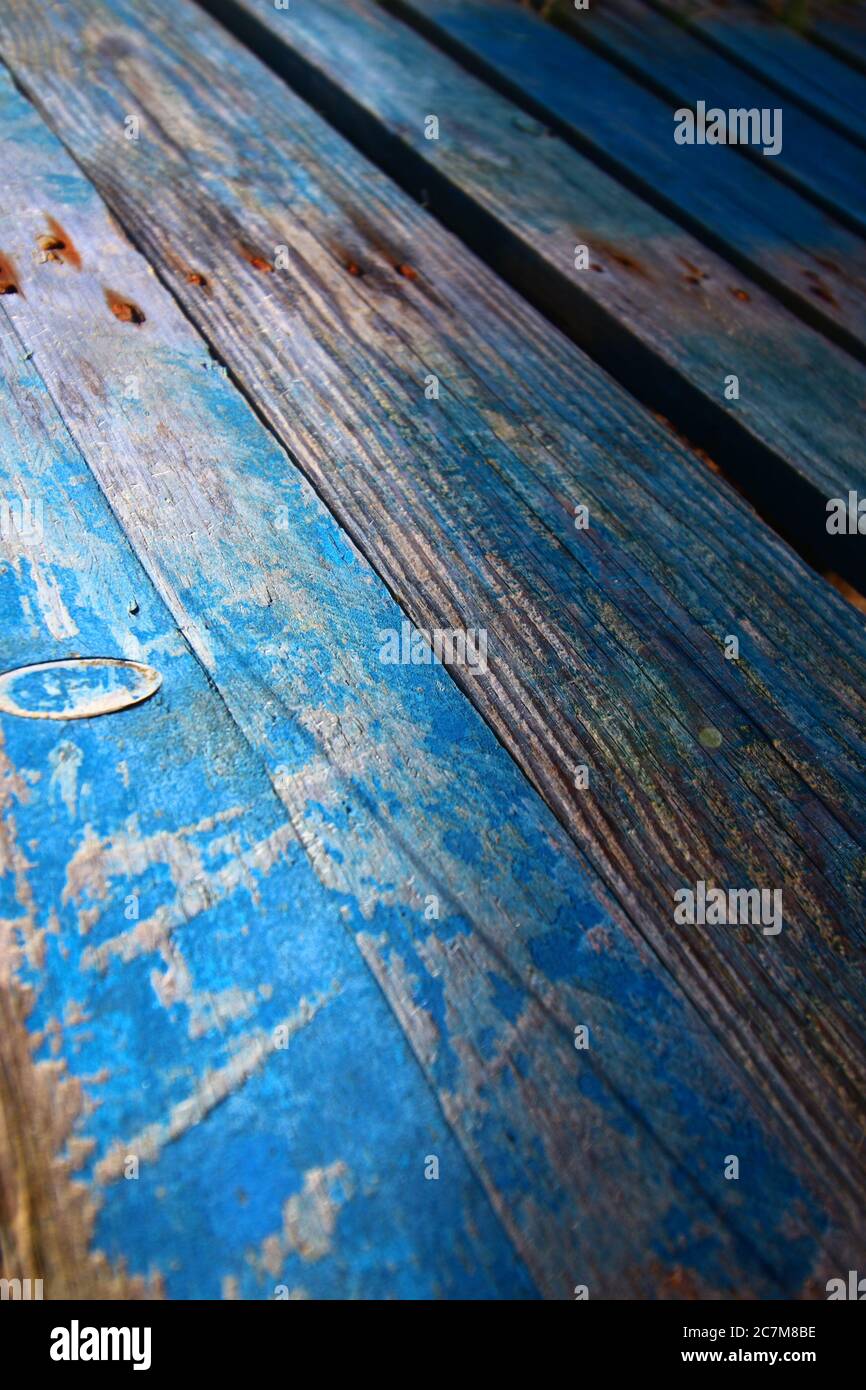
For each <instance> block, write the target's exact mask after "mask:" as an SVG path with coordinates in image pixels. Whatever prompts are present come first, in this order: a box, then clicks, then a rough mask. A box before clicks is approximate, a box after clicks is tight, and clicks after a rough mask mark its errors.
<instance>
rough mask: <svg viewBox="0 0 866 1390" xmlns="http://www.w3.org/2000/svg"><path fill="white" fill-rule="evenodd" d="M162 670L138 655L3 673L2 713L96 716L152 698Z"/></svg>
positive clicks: (35, 716) (0, 686) (79, 660)
mask: <svg viewBox="0 0 866 1390" xmlns="http://www.w3.org/2000/svg"><path fill="white" fill-rule="evenodd" d="M161 685H162V676H161V675H160V673H159V671H155V670H154V668H153V667H152V666H143V665H142V664H141V662H139V661H122V660H120V659H119V658H117V657H112V656H89V657H73V658H70V659H69V660H66V661H43V662H41V663H40V664H39V665H36V666H19V667H18V668H17V669H16V670H14V671H4V672H3V674H2V675H0V713H2V714H14V715H17V716H18V717H19V718H21V719H95V718H97V716H98V715H100V714H117V713H118V711H119V710H123V709H129V708H130V707H131V706H132V705H140V704H141V702H142V701H143V700H149V699H150V697H151V695H155V694H156V692H157V690H159V688H160V686H161Z"/></svg>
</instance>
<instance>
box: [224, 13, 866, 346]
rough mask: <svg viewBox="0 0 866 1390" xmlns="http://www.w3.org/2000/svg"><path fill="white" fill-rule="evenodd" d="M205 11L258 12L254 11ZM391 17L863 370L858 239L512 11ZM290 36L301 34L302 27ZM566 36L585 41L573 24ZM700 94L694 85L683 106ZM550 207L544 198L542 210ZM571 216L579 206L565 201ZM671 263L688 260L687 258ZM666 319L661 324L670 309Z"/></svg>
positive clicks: (863, 252) (863, 263)
mask: <svg viewBox="0 0 866 1390" xmlns="http://www.w3.org/2000/svg"><path fill="white" fill-rule="evenodd" d="M214 4H215V5H217V6H219V7H222V6H223V5H225V6H226V7H227V8H228V9H230V8H232V7H233V6H235V5H239V6H242V7H249V8H253V9H255V10H256V11H257V12H258V10H259V8H261V10H262V12H263V13H264V11H265V3H264V0H214ZM313 8H314V9H316V10H318V8H319V7H318V6H315V7H313ZM392 8H394V9H395V10H396V11H397V13H399V14H400V15H401V16H402V17H404V18H406V19H410V20H412V21H413V22H420V23H421V25H422V27H423V29H424V31H425V32H426V33H428V34H431V35H435V36H436V38H437V40H438V41H442V42H445V43H448V45H449V46H450V47H451V48H452V50H454V51H457V52H459V54H460V56H461V58H464V59H465V60H466V61H467V62H468V63H469V64H470V65H471V66H475V67H477V66H478V65H479V64H480V65H481V67H482V70H483V73H484V75H485V76H486V77H487V78H488V79H492V80H493V81H495V82H496V83H497V85H499V86H502V87H504V89H505V90H506V91H507V94H508V95H509V96H510V97H512V98H513V99H515V100H520V101H521V102H522V103H523V105H524V106H526V107H527V108H528V109H530V110H531V111H532V112H533V113H534V114H535V115H536V116H537V117H538V118H539V119H541V120H543V121H545V122H546V123H547V124H548V125H550V126H551V127H552V128H553V129H554V130H555V131H556V132H557V133H558V134H562V135H564V136H565V137H566V138H567V139H569V140H571V141H572V142H573V143H574V144H575V146H576V147H577V148H578V149H579V150H580V151H581V152H583V153H587V154H589V155H591V156H592V158H593V160H595V161H596V162H597V163H598V164H600V165H601V167H602V168H604V169H605V170H607V172H608V173H610V174H613V175H614V176H615V177H616V178H617V179H618V180H620V181H621V182H622V183H623V184H624V185H625V186H626V187H627V188H629V189H630V190H631V191H632V192H633V193H635V194H637V195H639V197H640V198H641V199H644V200H645V201H646V202H648V203H650V204H651V205H652V206H653V207H655V208H657V209H658V210H659V211H660V212H661V213H663V214H664V215H665V216H666V217H669V218H671V219H673V220H675V221H676V222H678V223H680V224H681V225H682V226H683V227H685V228H686V229H687V231H689V232H690V233H691V234H692V235H693V236H695V237H697V238H699V239H700V241H702V242H703V243H704V244H705V245H707V246H709V247H711V248H712V250H714V251H715V252H717V253H718V254H719V255H721V256H723V257H724V258H725V259H726V260H727V261H729V262H730V263H731V264H732V265H735V266H736V267H737V269H738V270H739V271H740V272H741V273H742V274H745V275H748V276H750V277H751V278H752V279H753V280H755V281H756V282H757V283H759V284H761V285H763V286H764V288H766V289H769V290H770V291H771V292H772V293H773V294H774V295H776V296H777V297H778V298H779V299H780V300H781V301H782V302H783V303H785V304H786V305H787V307H788V308H790V309H792V310H793V311H794V312H795V313H797V314H798V315H799V316H800V317H801V318H803V319H804V320H805V321H806V322H808V323H811V324H813V325H815V326H817V327H819V328H820V329H821V331H822V332H824V333H825V334H827V335H828V336H830V337H832V338H833V339H834V340H835V341H836V342H838V343H840V344H841V345H842V346H844V347H845V348H847V349H848V350H849V351H850V352H853V353H854V354H855V355H856V356H857V357H859V358H860V360H861V361H862V360H864V359H866V312H864V309H866V298H864V291H866V276H864V271H866V248H864V245H863V242H862V239H861V238H860V237H859V236H857V235H855V234H853V233H852V232H850V231H848V230H847V229H846V228H843V227H842V226H840V225H839V223H838V222H837V221H835V219H833V218H831V217H829V216H828V215H827V213H826V212H824V211H823V210H821V209H820V208H818V207H816V206H815V205H814V204H813V203H812V202H811V201H809V200H807V199H805V198H803V197H801V196H800V194H799V193H797V192H795V191H794V189H792V188H790V187H789V186H787V185H780V184H779V182H778V181H777V180H776V179H771V178H768V177H767V173H766V170H765V169H764V168H763V167H761V166H759V165H753V164H752V162H751V161H748V160H744V159H743V158H742V157H741V155H740V153H739V151H738V150H736V149H733V148H728V147H726V146H715V147H707V146H704V145H698V144H692V145H682V144H677V143H676V141H675V140H674V129H675V124H674V111H675V109H676V108H675V107H674V106H672V105H671V103H670V102H669V101H666V100H662V99H660V98H659V97H657V96H656V95H655V94H654V93H652V92H651V91H648V90H647V89H646V88H645V87H644V86H642V85H641V84H640V83H638V82H635V81H633V80H632V79H631V78H630V77H628V76H627V75H626V74H624V73H623V72H622V71H620V69H619V68H618V67H616V66H615V65H614V63H612V62H609V61H607V59H606V58H604V57H602V56H600V55H599V54H598V53H597V52H595V51H594V50H592V49H590V48H586V47H584V46H583V45H582V44H575V43H574V41H572V40H570V39H569V37H568V35H566V34H563V33H562V32H561V31H560V30H558V29H554V28H552V27H551V26H550V25H547V24H545V23H544V22H543V21H542V20H540V19H539V18H538V17H537V16H535V15H534V14H532V13H531V11H529V10H527V9H524V8H521V7H520V6H519V5H517V4H516V3H512V0H394V3H393V6H392ZM269 13H270V14H273V13H274V12H273V11H269ZM278 22H279V16H277V23H278ZM296 25H297V28H298V30H299V31H305V30H306V29H307V28H308V27H309V20H306V21H305V23H304V24H303V25H300V24H298V23H297V21H296ZM271 27H272V28H273V27H274V22H273V21H272V24H271ZM287 28H289V29H290V28H291V26H286V25H285V24H284V23H283V24H282V25H281V30H286V29H287ZM574 31H575V33H577V34H580V33H582V32H583V29H582V26H581V23H580V21H579V19H576V21H575V26H574ZM398 33H399V31H397V30H396V29H395V30H393V33H392V38H391V42H392V43H398V42H399V40H398V38H397V35H398ZM403 61H404V62H405V55H404V58H403ZM420 95H421V94H420V93H418V97H419V98H420ZM699 95H700V94H699V93H697V92H696V89H695V88H694V86H692V87H691V88H690V102H691V101H694V100H695V99H696V98H697V96H699ZM777 104H778V103H777ZM444 109H446V108H443V110H444ZM422 134H423V131H422ZM783 135H784V124H783ZM500 139H501V137H500ZM501 143H503V147H504V143H505V142H504V141H501ZM508 143H509V145H510V143H511V135H510V134H509V137H508ZM545 155H547V157H548V158H549V159H551V161H552V162H555V165H556V167H557V168H558V167H559V165H560V163H561V157H560V156H559V153H558V151H553V150H551V149H550V148H549V147H548V148H545V146H542V147H541V151H540V156H539V157H540V158H542V159H544V156H545ZM785 159H786V151H785V147H784V140H783V143H782V149H781V151H780V152H779V153H778V154H777V155H775V156H771V157H769V158H764V157H762V165H766V164H770V163H773V162H775V161H782V162H784V161H785ZM547 182H548V184H553V183H554V180H553V178H552V177H550V178H548V180H547ZM564 192H565V190H563V194H564ZM563 194H561V195H560V204H556V203H554V204H553V206H554V207H557V209H558V208H559V206H561V201H562V197H563ZM548 205H549V198H548V200H547V201H546V202H545V203H544V204H543V205H542V206H544V207H545V208H546V207H547V206H548ZM571 206H572V209H574V208H575V207H577V206H578V204H577V203H576V201H575V198H574V194H573V193H572V198H571ZM627 208H628V205H626V209H625V210H626V211H627ZM572 216H573V214H572ZM681 254H682V255H683V256H684V257H686V258H691V253H690V251H689V249H688V248H686V247H683V248H682V251H681ZM681 274H682V266H680V275H681ZM728 293H729V294H730V290H728ZM667 308H668V314H669V317H670V314H671V312H672V311H671V306H670V305H668V306H667Z"/></svg>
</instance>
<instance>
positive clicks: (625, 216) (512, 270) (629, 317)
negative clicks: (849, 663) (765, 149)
mask: <svg viewBox="0 0 866 1390" xmlns="http://www.w3.org/2000/svg"><path fill="white" fill-rule="evenodd" d="M219 10H220V13H221V14H223V15H225V16H228V15H229V13H231V15H232V16H233V22H234V21H235V20H237V22H238V23H240V24H242V25H243V33H244V37H245V39H247V40H249V41H252V42H253V43H254V44H256V45H257V47H258V48H259V51H260V52H262V53H263V54H265V55H266V56H267V59H268V61H269V62H270V63H272V64H273V65H275V66H279V67H280V68H281V70H283V71H285V72H286V73H287V74H288V75H289V76H290V78H291V81H292V82H293V83H294V84H295V85H296V86H297V87H298V88H299V89H300V91H301V92H302V94H303V95H305V96H307V97H309V98H310V99H311V100H314V101H316V102H317V103H318V104H319V105H322V106H323V107H324V108H326V110H327V114H328V116H329V118H331V119H332V120H335V121H336V122H338V123H339V124H340V125H341V126H342V128H343V129H344V130H345V131H346V132H347V133H348V134H349V135H350V137H351V139H352V140H353V141H354V142H355V143H356V144H360V145H362V146H363V148H364V149H365V150H366V151H367V152H368V153H369V154H370V155H371V156H372V157H374V158H375V159H376V160H377V161H378V162H380V163H382V164H383V165H384V166H385V167H386V168H387V169H388V170H389V171H391V172H392V173H395V174H397V175H399V177H400V178H401V181H402V182H404V183H405V184H406V185H407V186H409V187H414V188H416V190H425V189H426V196H427V198H428V200H429V201H431V202H432V205H433V206H434V207H435V209H436V211H437V213H440V214H442V215H443V217H444V218H445V220H446V221H451V222H452V223H453V225H454V226H455V227H457V228H458V229H459V230H460V232H461V234H463V235H465V236H466V237H467V238H468V239H469V240H470V242H472V243H473V244H474V245H475V247H476V249H478V250H480V251H481V253H482V254H483V256H484V257H485V259H487V260H488V261H489V262H490V263H491V264H492V265H493V266H494V267H495V268H496V269H498V270H500V271H501V272H502V273H503V274H504V275H505V276H506V277H507V278H509V279H510V280H511V281H512V283H514V284H515V285H517V286H518V287H519V288H520V289H521V290H523V291H525V292H526V293H527V295H528V296H529V297H530V298H531V299H533V300H534V301H535V302H536V303H537V304H539V305H540V306H541V307H542V308H543V309H544V310H545V311H546V312H547V313H549V314H550V316H551V317H553V319H554V320H555V321H556V322H560V323H562V324H564V326H565V327H566V328H567V330H568V331H569V332H570V333H571V334H572V336H573V337H574V338H575V339H576V340H577V341H578V342H579V343H580V344H582V345H583V346H585V347H586V348H587V349H588V350H589V351H590V352H591V353H592V355H593V356H594V357H596V359H597V360H599V361H600V362H601V363H602V364H603V365H604V366H606V367H607V368H608V369H609V370H611V371H612V372H613V373H614V374H615V375H616V376H617V377H618V378H619V379H620V380H621V381H623V382H624V383H625V384H626V385H627V386H628V387H629V388H630V389H631V390H633V391H634V392H635V393H636V394H637V395H638V396H639V397H640V398H641V399H642V400H644V401H646V402H647V403H648V404H649V405H650V406H651V407H653V408H655V409H658V410H661V412H662V413H664V414H665V415H666V416H667V417H668V418H670V419H673V420H674V421H675V422H676V424H677V425H678V426H679V427H680V428H681V429H682V430H683V431H684V432H685V433H686V434H687V435H688V436H689V437H690V438H692V439H695V440H696V441H698V442H700V443H703V444H704V445H705V446H706V447H707V448H708V449H709V450H710V452H711V453H712V455H713V457H715V458H717V459H718V460H719V462H720V463H721V464H722V465H723V466H724V467H725V469H726V470H727V471H728V473H729V474H730V475H731V476H732V477H734V478H735V479H736V480H737V482H738V484H739V485H740V486H741V487H742V488H743V489H744V490H745V491H746V492H747V495H748V496H749V497H751V498H752V499H753V500H754V501H755V503H756V505H758V506H759V507H760V508H761V510H762V512H763V513H764V514H765V515H767V516H768V517H769V518H770V519H771V520H772V521H773V522H774V524H776V525H779V526H780V528H781V529H782V530H783V531H784V532H785V533H786V534H788V535H792V536H794V537H795V538H796V539H797V540H798V541H799V542H800V543H801V544H804V545H806V546H807V547H808V548H809V550H810V552H811V553H813V554H817V555H819V556H820V557H822V558H823V562H824V563H825V564H826V565H827V566H828V567H832V568H834V569H836V568H838V564H837V560H838V558H839V548H838V546H837V545H836V544H835V538H834V544H833V545H829V544H828V536H827V532H826V510H825V501H826V498H827V497H828V496H839V495H847V491H846V490H847V489H848V488H849V487H850V488H856V489H858V490H859V491H860V493H861V494H862V493H863V492H864V491H866V487H864V483H863V481H862V480H863V457H862V449H861V447H860V435H861V432H862V419H863V415H864V409H866V407H864V405H863V401H864V400H866V370H864V368H863V367H862V366H861V365H859V364H856V363H853V362H852V361H851V360H850V358H848V357H847V356H846V355H845V354H844V353H842V352H840V351H839V350H838V349H837V348H835V347H834V346H832V345H830V344H828V343H827V342H826V341H825V340H824V339H823V338H821V337H819V336H817V335H816V334H815V333H814V332H813V331H811V330H810V329H808V328H806V327H805V326H803V325H801V324H799V323H798V322H797V321H796V319H794V318H792V317H791V316H790V315H789V314H787V313H786V312H785V311H784V310H783V309H782V308H780V306H779V305H778V304H777V303H776V302H775V301H774V300H773V299H772V298H771V297H769V296H768V295H767V294H765V293H764V292H762V291H761V290H760V289H759V288H758V287H756V286H755V285H754V284H753V283H752V282H751V281H750V280H743V279H742V277H741V275H740V274H739V273H738V272H735V271H734V270H732V268H731V266H730V265H728V264H726V263H725V262H724V261H722V260H720V259H719V258H717V257H716V256H714V255H713V254H712V253H711V252H709V251H708V250H707V249H706V248H704V247H703V246H701V245H700V243H698V242H697V241H695V240H694V239H693V238H692V237H690V236H688V235H687V234H686V233H685V232H683V231H682V230H681V229H680V228H678V227H676V226H675V225H674V224H673V223H672V222H670V221H668V220H667V219H666V218H664V217H662V216H661V215H660V214H657V213H656V212H654V211H653V210H652V209H651V208H649V207H648V206H647V205H646V204H645V203H642V202H641V201H640V200H639V199H637V198H636V197H634V196H632V195H631V194H629V193H628V192H627V191H626V190H624V189H622V188H621V187H620V185H619V184H617V183H615V182H613V181H612V179H611V178H610V177H609V176H607V175H605V174H604V173H602V172H601V171H600V170H598V169H597V168H596V167H595V165H593V164H592V163H590V162H589V160H587V159H585V158H583V157H582V156H581V155H580V154H579V153H578V152H577V151H575V150H573V149H570V148H569V147H567V146H566V145H564V144H563V143H562V142H561V141H560V140H558V139H555V138H551V136H550V133H549V131H547V130H546V129H545V128H543V127H541V126H540V125H537V124H535V123H534V121H533V120H532V119H528V118H527V117H526V116H525V114H523V113H522V112H521V111H520V110H519V109H517V108H515V107H514V106H513V105H512V104H511V103H510V102H509V101H507V100H505V99H503V98H502V97H500V96H498V95H497V94H496V93H494V92H491V91H490V90H489V89H488V88H487V87H485V86H484V85H483V84H482V83H480V82H478V81H476V80H474V79H472V78H470V77H468V76H467V74H466V73H465V72H464V71H463V70H462V69H461V68H459V67H458V66H457V65H456V64H455V63H454V62H452V61H451V60H449V59H448V58H446V57H445V56H444V55H442V54H439V53H437V52H436V51H435V50H434V49H432V48H431V47H430V45H429V44H428V43H426V41H424V40H423V39H421V38H419V37H418V36H417V35H415V34H414V33H413V32H412V31H411V30H410V29H408V28H407V27H406V26H405V25H403V24H401V23H399V22H398V21H396V20H394V19H393V18H391V17H390V16H389V15H387V14H385V13H384V12H383V11H382V10H380V9H378V8H377V7H376V6H374V5H372V4H370V3H369V0H353V3H351V4H348V5H343V4H340V3H337V0H323V3H321V4H317V5H314V6H312V7H310V8H309V9H303V8H298V7H296V9H295V10H294V11H292V16H291V17H289V18H288V19H287V17H286V13H285V12H279V13H278V12H275V11H273V10H272V9H270V8H269V7H268V6H267V4H266V3H264V0H261V2H260V0H243V3H238V0H220V6H219ZM416 12H417V11H414V10H413V13H416ZM426 12H427V11H426V10H425V13H426ZM430 12H431V13H432V10H431V11H430ZM437 13H439V12H438V11H437ZM443 13H444V15H445V18H447V19H448V20H449V23H450V22H451V20H453V19H454V17H455V15H456V17H457V19H462V20H465V19H467V18H468V19H469V21H471V22H474V20H475V19H477V18H478V15H479V13H480V14H481V17H482V19H483V18H484V17H485V16H486V19H487V21H489V20H490V19H491V18H493V19H495V20H496V24H495V28H494V29H492V30H491V29H490V27H489V24H487V23H482V24H481V25H480V26H477V27H478V33H480V34H482V35H483V36H484V37H483V42H485V43H487V42H494V43H495V44H496V46H497V51H498V52H507V53H508V54H510V57H511V59H513V62H514V64H515V67H516V70H517V72H518V74H523V73H524V70H526V72H533V71H534V72H535V73H536V77H535V81H536V83H537V84H538V86H539V87H540V88H542V89H543V90H544V91H545V92H548V91H552V92H554V93H555V92H556V91H558V90H561V91H571V90H572V88H573V87H574V84H573V83H572V82H571V80H570V71H569V73H564V72H563V70H562V63H561V62H560V59H561V50H562V48H563V46H564V45H565V46H567V47H568V48H569V49H570V48H571V47H572V45H569V44H568V41H567V40H566V39H565V38H564V37H563V36H562V35H561V34H559V33H558V32H557V31H555V30H551V29H549V28H548V27H547V26H546V25H544V24H541V23H540V22H539V21H537V20H535V19H534V18H533V17H532V16H531V15H528V14H527V15H525V16H522V12H520V11H517V10H516V9H514V8H513V7H512V8H509V9H508V10H504V11H500V9H499V8H498V7H497V8H495V9H494V10H491V9H490V8H489V7H486V8H484V9H483V10H482V11H480V12H479V11H477V10H476V9H475V8H469V9H467V10H466V11H464V10H463V8H462V7H461V8H459V9H456V8H455V7H454V6H451V7H450V8H448V9H447V10H446V11H443ZM514 16H516V18H514ZM244 21H246V23H244ZM527 25H529V26H530V28H529V34H528V38H529V39H532V40H533V42H536V41H537V40H539V36H540V37H541V38H542V39H544V40H545V41H549V43H550V44H552V48H548V49H547V50H545V52H546V53H547V55H548V56H552V57H553V58H554V59H555V60H556V61H557V62H559V67H555V68H554V69H553V70H552V71H551V70H550V68H549V66H548V67H545V62H544V59H545V54H544V53H542V52H540V51H539V52H538V53H537V54H536V55H535V59H534V64H533V65H528V66H527V64H526V63H525V61H524V57H525V47H526V43H527V34H526V33H525V32H524V30H525V28H526V26H527ZM512 40H513V44H512V42H511V41H512ZM479 41H482V40H479ZM509 45H511V46H509ZM577 52H578V53H580V52H582V50H580V49H577ZM589 57H590V58H591V57H592V55H589ZM566 66H567V67H568V68H569V70H570V66H571V60H570V59H569V63H568V64H567V65H566ZM372 72H375V73H376V79H375V81H371V80H370V77H369V74H370V73H372ZM558 78H561V79H562V80H561V81H560V82H558V81H557V79H558ZM527 80H528V79H527ZM599 95H600V96H603V99H604V101H606V100H607V97H606V96H604V94H603V93H600V94H599ZM437 111H438V112H440V113H441V125H440V132H439V139H438V140H427V139H426V138H425V135H424V129H425V119H426V115H425V113H430V112H433V113H435V112H437ZM669 114H670V113H668V116H669ZM633 125H634V123H633V122H632V120H631V118H629V119H627V120H624V122H623V128H624V129H627V130H630V129H632V128H633ZM672 128H673V125H672V122H671V121H670V120H669V121H668V127H667V128H666V129H667V134H668V136H670V134H671V131H672ZM670 144H671V148H672V149H676V147H675V146H674V145H673V140H672V139H671V140H670ZM698 153H699V154H700V153H702V152H701V151H698ZM703 153H707V151H703ZM712 153H715V151H713V152H712ZM724 153H727V154H731V153H732V152H731V151H725V152H724ZM740 163H742V161H740ZM319 178H320V181H323V180H326V179H327V174H320V175H319ZM579 244H584V245H586V246H587V247H588V248H589V256H590V264H589V266H588V267H587V268H586V269H585V270H583V271H579V270H575V269H574V248H575V245H579ZM817 264H818V262H817V261H816V262H815V265H816V266H817ZM816 273H817V271H816ZM821 274H824V272H823V271H821ZM729 372H733V373H735V374H736V375H737V377H738V379H739V381H740V382H741V384H742V389H741V392H740V398H739V399H738V400H736V401H733V402H732V401H726V400H725V395H724V383H725V380H726V377H727V375H728V373H729ZM792 380H797V381H800V382H802V384H803V391H802V392H799V391H798V392H796V393H794V392H792V391H791V381H792ZM807 383H808V385H807ZM827 488H829V489H830V491H829V493H828V492H827V491H826V489H827ZM863 552H864V547H863V545H862V543H860V542H858V540H857V539H856V538H855V541H854V544H853V545H847V546H846V548H845V553H846V560H847V557H848V556H850V563H851V564H852V565H856V566H858V574H859V575H860V576H861V578H860V579H859V581H855V582H860V583H861V584H862V585H863V587H866V572H864V571H863V569H862V565H863V560H862V558H860V559H858V556H861V557H862V555H863ZM834 557H835V558H834ZM849 577H853V571H852V572H851V574H850V575H849Z"/></svg>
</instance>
